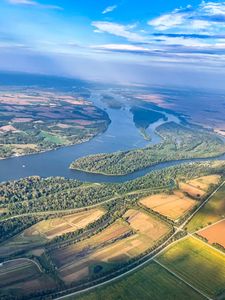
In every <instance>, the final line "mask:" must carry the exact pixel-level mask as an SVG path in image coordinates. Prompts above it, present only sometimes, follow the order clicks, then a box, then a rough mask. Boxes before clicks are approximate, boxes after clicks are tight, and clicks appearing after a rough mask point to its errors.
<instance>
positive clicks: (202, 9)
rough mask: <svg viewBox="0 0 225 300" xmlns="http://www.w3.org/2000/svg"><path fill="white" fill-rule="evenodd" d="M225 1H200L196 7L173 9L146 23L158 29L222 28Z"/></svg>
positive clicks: (188, 30) (224, 20) (211, 29)
mask: <svg viewBox="0 0 225 300" xmlns="http://www.w3.org/2000/svg"><path fill="white" fill-rule="evenodd" d="M224 23H225V2H221V3H217V2H205V1H202V2H201V4H200V5H199V6H198V7H197V8H195V9H194V8H193V7H191V6H187V7H185V8H179V9H175V10H173V11H171V12H169V13H166V14H164V15H161V16H159V17H157V18H155V19H153V20H149V22H148V25H150V26H152V27H153V28H154V29H156V30H159V31H165V30H172V29H174V30H177V31H178V30H179V31H181V30H182V31H186V32H192V31H193V30H194V31H198V30H201V31H204V30H205V29H207V30H209V31H212V32H213V31H215V30H217V31H218V30H220V29H221V28H223V29H224V27H225V25H224Z"/></svg>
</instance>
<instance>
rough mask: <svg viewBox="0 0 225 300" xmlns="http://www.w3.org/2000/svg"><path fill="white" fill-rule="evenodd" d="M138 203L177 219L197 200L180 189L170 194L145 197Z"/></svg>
mask: <svg viewBox="0 0 225 300" xmlns="http://www.w3.org/2000/svg"><path fill="white" fill-rule="evenodd" d="M140 203H141V204H142V205H144V206H145V207H147V208H150V209H152V210H154V211H156V212H158V213H160V214H161V215H163V216H166V217H168V218H169V219H172V220H177V219H179V218H180V217H181V216H183V215H184V214H185V213H186V212H188V211H189V210H191V209H192V208H193V207H194V206H195V205H196V204H197V201H195V200H193V199H191V198H190V197H188V196H186V195H185V194H184V193H182V192H181V191H173V193H171V194H166V193H161V194H156V195H152V196H148V197H145V198H143V199H141V200H140Z"/></svg>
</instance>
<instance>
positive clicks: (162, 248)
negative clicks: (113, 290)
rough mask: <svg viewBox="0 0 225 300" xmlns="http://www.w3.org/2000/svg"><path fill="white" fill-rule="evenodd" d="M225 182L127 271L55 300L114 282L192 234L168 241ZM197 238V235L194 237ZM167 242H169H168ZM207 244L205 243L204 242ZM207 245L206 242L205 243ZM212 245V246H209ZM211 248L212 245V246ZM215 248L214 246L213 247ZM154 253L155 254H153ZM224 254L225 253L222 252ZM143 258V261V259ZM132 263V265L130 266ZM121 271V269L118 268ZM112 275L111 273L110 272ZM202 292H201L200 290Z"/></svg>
mask: <svg viewBox="0 0 225 300" xmlns="http://www.w3.org/2000/svg"><path fill="white" fill-rule="evenodd" d="M224 184H225V180H224V181H223V182H222V183H221V184H220V185H219V186H218V187H217V188H216V189H215V190H214V191H213V192H212V193H211V194H210V195H209V196H208V197H207V198H206V199H205V200H204V201H203V202H202V203H201V204H200V205H199V207H198V208H197V209H196V210H195V211H194V212H193V213H192V214H191V215H190V216H189V217H188V218H187V219H186V220H185V221H184V222H183V223H182V224H181V225H180V226H179V227H176V230H175V232H174V233H173V234H172V235H171V236H170V237H169V238H168V239H167V240H166V241H165V242H163V244H161V245H160V246H159V247H157V248H156V249H154V250H153V251H152V252H150V253H148V254H146V255H145V256H144V257H142V258H140V259H139V260H138V261H136V262H134V263H133V264H130V267H131V269H129V270H128V271H125V272H124V273H122V274H119V275H117V276H115V277H113V278H111V279H108V280H107V277H106V276H105V277H103V278H101V280H104V278H106V281H103V282H100V283H97V284H96V285H93V286H91V287H88V288H85V289H81V290H79V291H75V292H72V293H69V292H70V291H72V290H74V288H70V289H67V290H64V291H62V292H61V293H59V294H63V293H65V292H67V291H68V293H69V294H66V295H64V296H59V297H55V298H54V299H55V300H61V299H66V298H67V297H69V296H76V295H79V294H82V293H85V292H89V291H91V290H93V289H95V288H99V287H101V286H104V285H106V284H110V283H111V282H114V281H116V280H118V279H121V278H123V277H124V276H127V275H129V274H130V273H132V272H134V271H136V270H138V269H139V268H141V267H143V266H144V265H146V264H147V263H149V262H151V261H154V260H155V259H156V258H157V256H159V255H160V254H161V253H163V252H164V251H165V250H167V249H168V248H169V247H171V246H172V245H174V244H176V243H178V242H180V241H181V240H183V239H186V238H187V237H188V236H192V235H194V234H195V233H196V232H194V233H192V234H188V235H186V236H184V237H182V238H179V239H177V240H175V241H173V242H172V243H169V242H170V241H171V240H172V239H173V238H174V237H175V236H176V234H177V233H179V232H181V231H183V228H184V227H185V226H186V224H187V223H188V222H189V221H190V220H191V219H192V218H193V217H194V216H195V215H196V213H197V212H198V211H199V210H200V209H201V208H202V207H203V206H204V205H205V204H206V203H207V202H208V201H209V200H210V199H211V198H212V197H213V196H214V194H215V193H217V191H218V190H219V189H220V188H221V187H222V186H223V185H224ZM195 238H196V239H197V237H195ZM168 243H169V244H168ZM206 244H207V243H206ZM207 245H208V244H207ZM211 247H212V246H211ZM212 248H213V247H212ZM213 249H214V250H215V248H213ZM154 253H155V254H154ZM223 254H224V253H223ZM224 255H225V254H224ZM143 260H144V261H143ZM139 261H140V263H139V264H138V265H137V266H136V264H137V263H138V262H139ZM132 265H134V267H132ZM120 271H121V270H120ZM111 275H112V274H111ZM201 294H202V292H201ZM205 297H206V298H207V299H211V298H210V297H208V296H206V295H205Z"/></svg>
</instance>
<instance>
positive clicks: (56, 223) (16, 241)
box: [0, 208, 105, 256]
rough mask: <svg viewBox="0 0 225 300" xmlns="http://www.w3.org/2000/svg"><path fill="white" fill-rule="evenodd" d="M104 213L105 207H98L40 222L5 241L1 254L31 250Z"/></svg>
mask: <svg viewBox="0 0 225 300" xmlns="http://www.w3.org/2000/svg"><path fill="white" fill-rule="evenodd" d="M104 213H105V212H104V210H103V209H101V208H96V209H91V210H87V211H83V212H79V213H74V214H71V215H67V216H63V217H58V218H53V219H48V220H44V221H41V222H38V223H37V224H35V225H33V226H31V227H29V228H28V229H26V230H24V231H23V232H22V233H21V234H19V235H18V236H16V237H14V238H11V239H10V240H8V241H7V242H5V243H4V244H3V245H2V246H1V248H0V256H5V255H7V256H8V255H9V254H13V253H15V252H18V251H21V250H29V249H30V248H33V247H34V246H39V245H43V244H44V243H46V242H47V241H49V240H51V239H53V238H54V237H56V236H60V235H62V234H65V233H69V232H74V231H76V230H78V229H80V228H85V227H86V226H87V225H88V224H90V223H93V222H94V221H96V220H98V219H99V218H100V217H101V216H102V215H103V214H104Z"/></svg>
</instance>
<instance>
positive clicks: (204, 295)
mask: <svg viewBox="0 0 225 300" xmlns="http://www.w3.org/2000/svg"><path fill="white" fill-rule="evenodd" d="M154 262H156V263H157V264H158V265H159V266H161V267H162V268H164V269H165V270H167V271H168V272H169V273H170V274H172V275H173V276H175V277H176V278H178V279H179V280H180V281H182V282H183V283H185V284H186V285H188V286H189V287H190V288H192V289H193V290H195V291H196V292H197V293H198V294H200V295H202V296H203V297H205V298H206V299H208V300H213V299H212V298H210V297H209V296H207V295H206V294H205V293H203V292H202V291H201V290H199V289H198V288H196V287H195V286H193V285H192V284H190V283H189V282H187V281H186V280H185V279H184V278H182V277H181V276H180V275H178V274H176V273H175V272H174V271H172V270H170V269H169V268H168V267H166V266H165V265H163V264H162V263H160V262H159V261H158V260H157V259H154Z"/></svg>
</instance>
